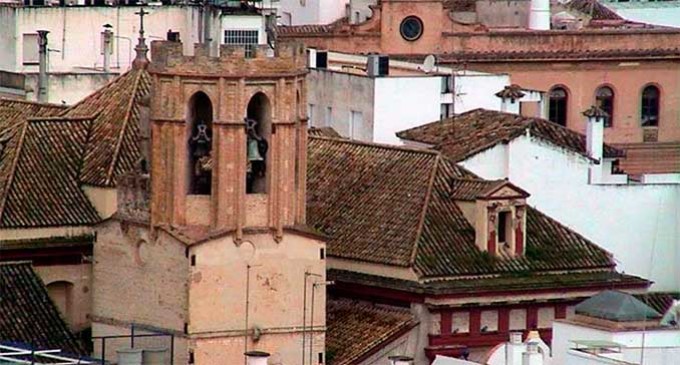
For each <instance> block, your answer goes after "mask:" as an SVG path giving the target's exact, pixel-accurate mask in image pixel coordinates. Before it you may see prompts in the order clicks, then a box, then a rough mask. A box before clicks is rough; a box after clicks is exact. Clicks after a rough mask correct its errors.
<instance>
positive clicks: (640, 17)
mask: <svg viewBox="0 0 680 365" xmlns="http://www.w3.org/2000/svg"><path fill="white" fill-rule="evenodd" d="M604 5H605V6H607V7H608V8H611V9H612V10H614V11H615V12H616V14H618V15H620V16H621V17H623V18H625V19H628V20H632V21H636V22H641V23H648V24H655V25H663V26H667V27H680V1H672V2H671V1H668V2H663V3H661V4H656V2H651V3H649V2H646V1H645V2H631V3H630V4H629V3H620V4H617V3H609V2H607V3H605V4H604Z"/></svg>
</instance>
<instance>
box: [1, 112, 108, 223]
mask: <svg viewBox="0 0 680 365" xmlns="http://www.w3.org/2000/svg"><path fill="white" fill-rule="evenodd" d="M90 124H91V120H89V119H74V120H71V119H51V118H43V119H38V120H30V121H28V122H25V123H24V124H23V126H22V128H21V132H20V134H21V136H20V137H19V141H18V146H17V147H16V152H15V153H16V159H15V160H16V162H15V166H14V167H13V171H12V174H11V179H10V180H9V181H8V187H7V189H6V191H5V195H4V197H3V200H1V201H0V227H4V228H23V227H45V226H72V225H85V224H93V223H96V222H98V221H99V219H100V217H99V215H98V214H97V211H96V210H95V209H94V208H93V207H92V205H91V203H90V201H89V199H88V198H87V196H86V195H85V193H84V192H83V191H82V190H81V189H80V185H79V182H78V174H79V171H80V166H81V165H82V155H83V151H84V149H85V145H86V143H87V139H88V136H89V127H90Z"/></svg>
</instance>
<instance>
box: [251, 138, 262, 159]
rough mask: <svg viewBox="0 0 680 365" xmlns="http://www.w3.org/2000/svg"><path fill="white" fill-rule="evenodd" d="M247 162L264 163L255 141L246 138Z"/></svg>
mask: <svg viewBox="0 0 680 365" xmlns="http://www.w3.org/2000/svg"><path fill="white" fill-rule="evenodd" d="M248 161H264V157H262V154H261V153H260V148H259V146H258V144H257V140H256V139H254V138H248Z"/></svg>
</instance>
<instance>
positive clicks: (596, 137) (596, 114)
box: [583, 105, 608, 163]
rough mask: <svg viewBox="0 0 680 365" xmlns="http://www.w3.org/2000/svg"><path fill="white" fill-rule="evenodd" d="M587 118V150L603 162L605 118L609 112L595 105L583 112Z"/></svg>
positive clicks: (595, 158)
mask: <svg viewBox="0 0 680 365" xmlns="http://www.w3.org/2000/svg"><path fill="white" fill-rule="evenodd" d="M583 115H584V116H585V117H586V118H587V119H586V126H587V127H586V152H587V153H588V156H589V157H590V158H592V159H594V160H596V161H599V162H600V163H602V158H603V157H604V120H605V118H606V117H607V116H608V115H607V113H606V112H605V111H604V110H602V109H600V108H598V107H597V106H595V105H593V106H591V107H590V109H588V110H586V111H584V112H583Z"/></svg>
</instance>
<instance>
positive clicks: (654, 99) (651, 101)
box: [640, 85, 661, 127]
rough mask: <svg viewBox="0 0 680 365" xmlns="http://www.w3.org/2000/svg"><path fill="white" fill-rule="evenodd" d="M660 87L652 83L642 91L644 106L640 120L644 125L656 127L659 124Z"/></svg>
mask: <svg viewBox="0 0 680 365" xmlns="http://www.w3.org/2000/svg"><path fill="white" fill-rule="evenodd" d="M660 94H661V93H660V92H659V88H657V87H656V86H653V85H650V86H647V87H646V88H645V89H644V90H643V91H642V108H641V111H640V121H641V123H642V126H643V127H656V126H658V125H659V99H660Z"/></svg>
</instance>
